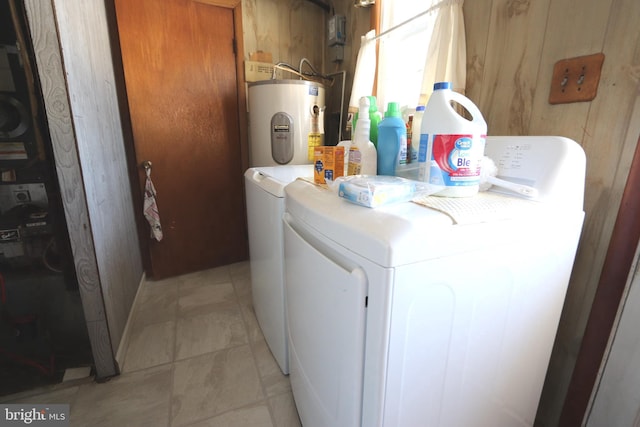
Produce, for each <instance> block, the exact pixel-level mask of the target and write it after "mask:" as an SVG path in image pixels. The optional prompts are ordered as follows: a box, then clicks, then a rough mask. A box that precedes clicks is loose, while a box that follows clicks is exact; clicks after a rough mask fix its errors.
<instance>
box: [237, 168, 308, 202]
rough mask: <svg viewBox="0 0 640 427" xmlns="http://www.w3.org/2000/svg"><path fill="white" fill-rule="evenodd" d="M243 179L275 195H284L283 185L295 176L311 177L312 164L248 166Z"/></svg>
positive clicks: (293, 179) (294, 178)
mask: <svg viewBox="0 0 640 427" xmlns="http://www.w3.org/2000/svg"><path fill="white" fill-rule="evenodd" d="M244 177H245V180H246V181H247V182H252V183H254V184H255V185H257V186H259V187H260V188H262V189H263V190H265V191H267V192H269V193H271V194H273V195H274V196H276V197H284V187H285V186H286V185H287V184H289V183H290V182H293V181H295V180H296V179H297V178H300V177H301V178H313V165H283V166H265V167H255V168H249V169H247V171H246V172H245V173H244Z"/></svg>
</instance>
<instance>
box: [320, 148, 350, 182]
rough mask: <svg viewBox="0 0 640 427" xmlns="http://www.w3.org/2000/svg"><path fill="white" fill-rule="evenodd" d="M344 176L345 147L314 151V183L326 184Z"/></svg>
mask: <svg viewBox="0 0 640 427" xmlns="http://www.w3.org/2000/svg"><path fill="white" fill-rule="evenodd" d="M343 175H344V147H332V146H328V147H316V148H315V149H314V150H313V182H315V183H316V184H326V183H327V179H328V180H331V181H333V180H335V179H336V178H337V177H339V176H343Z"/></svg>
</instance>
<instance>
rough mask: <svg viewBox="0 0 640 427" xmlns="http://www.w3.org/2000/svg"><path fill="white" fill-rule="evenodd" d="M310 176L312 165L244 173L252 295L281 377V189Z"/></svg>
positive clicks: (284, 364) (284, 359)
mask: <svg viewBox="0 0 640 427" xmlns="http://www.w3.org/2000/svg"><path fill="white" fill-rule="evenodd" d="M298 177H306V178H311V177H313V166H312V165H286V166H270V167H258V168H250V169H247V171H246V172H245V174H244V178H245V193H246V201H247V226H248V228H249V257H250V258H249V264H250V268H251V294H252V298H253V308H254V311H255V313H256V318H257V319H258V324H259V325H260V329H262V333H263V334H264V338H265V340H266V341H267V345H268V346H269V349H270V350H271V353H272V354H273V356H274V358H275V359H276V361H277V362H278V365H279V366H280V369H281V370H282V372H283V373H284V374H288V373H289V357H288V345H287V341H288V339H287V331H286V317H285V306H284V283H283V282H284V264H283V263H284V249H283V234H282V214H283V213H284V187H285V186H286V185H287V184H289V183H290V182H292V181H294V180H295V179H296V178H298Z"/></svg>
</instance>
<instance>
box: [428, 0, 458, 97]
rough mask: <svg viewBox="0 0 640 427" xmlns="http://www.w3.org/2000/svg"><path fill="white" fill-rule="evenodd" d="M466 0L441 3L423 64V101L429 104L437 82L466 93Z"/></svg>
mask: <svg viewBox="0 0 640 427" xmlns="http://www.w3.org/2000/svg"><path fill="white" fill-rule="evenodd" d="M462 4H463V0H458V1H454V0H453V1H445V2H441V3H440V4H439V5H438V7H437V9H436V20H435V25H434V27H433V35H432V36H431V42H430V43H429V50H428V52H427V57H426V61H425V65H424V73H423V77H422V86H421V90H420V101H421V102H424V103H426V101H427V100H428V98H429V96H430V95H431V92H433V84H434V83H435V82H445V81H446V82H451V83H452V88H453V90H455V91H456V92H460V93H462V94H464V92H465V85H466V80H467V45H466V43H465V32H464V17H463V14H462Z"/></svg>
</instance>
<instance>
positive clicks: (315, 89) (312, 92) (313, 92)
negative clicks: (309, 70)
mask: <svg viewBox="0 0 640 427" xmlns="http://www.w3.org/2000/svg"><path fill="white" fill-rule="evenodd" d="M309 95H311V96H318V86H309Z"/></svg>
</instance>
